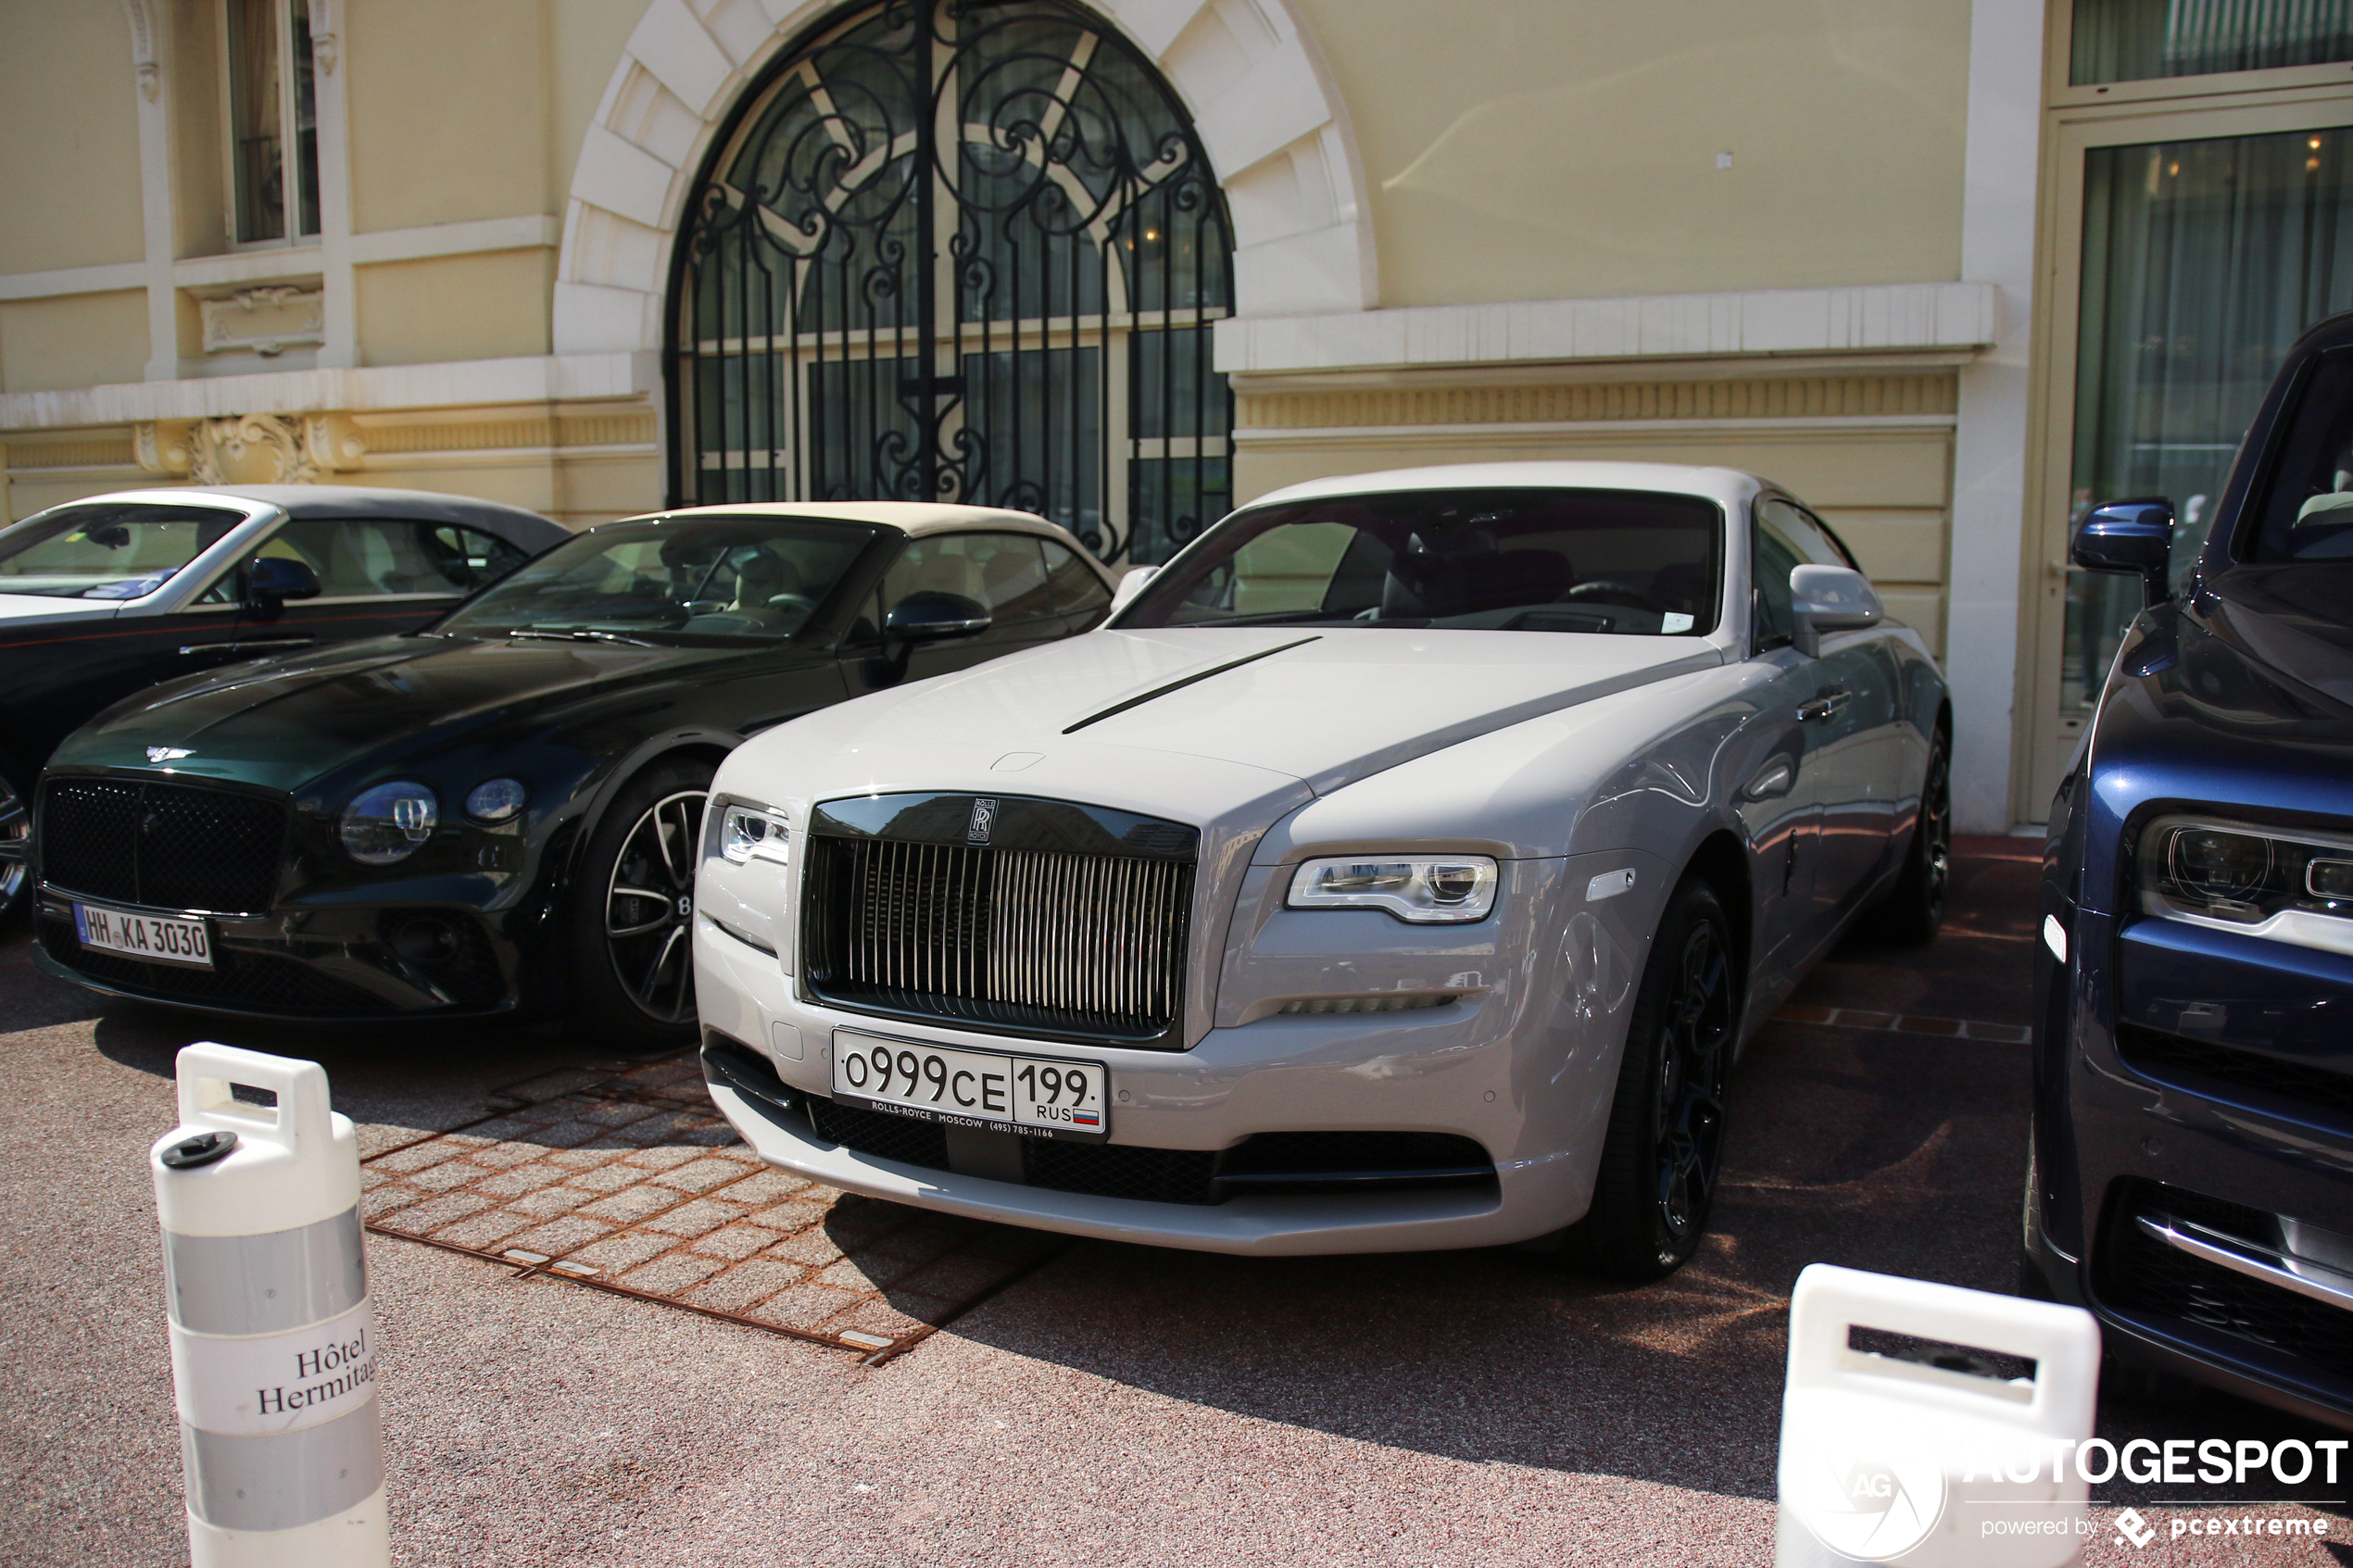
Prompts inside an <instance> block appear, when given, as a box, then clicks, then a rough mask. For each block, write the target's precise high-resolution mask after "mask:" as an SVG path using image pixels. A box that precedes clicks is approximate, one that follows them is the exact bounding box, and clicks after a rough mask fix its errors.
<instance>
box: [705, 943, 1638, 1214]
mask: <svg viewBox="0 0 2353 1568" xmlns="http://www.w3.org/2000/svg"><path fill="white" fill-rule="evenodd" d="M703 923H704V929H702V930H700V931H698V940H697V942H696V960H697V961H696V985H697V998H698V1008H699V1010H700V1013H701V1019H702V1023H703V1026H704V1028H705V1030H706V1031H708V1032H711V1033H715V1034H718V1035H724V1036H726V1037H727V1038H729V1039H732V1040H734V1041H736V1042H740V1043H742V1044H744V1045H746V1046H748V1047H752V1048H754V1049H756V1050H757V1051H758V1052H759V1053H760V1054H761V1056H762V1057H763V1058H765V1060H766V1061H767V1062H768V1064H769V1066H770V1068H771V1069H773V1071H774V1073H775V1074H776V1079H777V1081H778V1083H779V1085H781V1086H782V1088H783V1089H784V1090H786V1091H787V1092H788V1094H789V1095H791V1096H794V1097H798V1098H799V1099H800V1100H801V1101H802V1102H804V1103H805V1100H806V1098H807V1097H810V1096H820V1097H830V1095H831V1092H832V1088H833V1084H832V1065H831V1056H830V1052H831V1048H832V1042H833V1038H834V1032H835V1031H836V1030H837V1029H853V1030H857V1031H860V1032H862V1033H866V1034H873V1035H887V1036H895V1037H898V1038H900V1039H905V1040H910V1041H913V1042H917V1043H922V1044H934V1045H940V1046H954V1047H963V1048H967V1049H975V1050H994V1051H1004V1050H1007V1049H1013V1050H1016V1051H1018V1052H1020V1053H1022V1054H1024V1055H1030V1056H1039V1057H1065V1058H1068V1057H1076V1058H1084V1059H1087V1060H1094V1061H1100V1062H1101V1063H1103V1064H1104V1066H1105V1067H1106V1068H1107V1070H1108V1072H1109V1077H1110V1100H1111V1104H1110V1113H1111V1128H1110V1142H1111V1143H1112V1144H1114V1145H1120V1146H1126V1147H1129V1148H1141V1149H1161V1150H1174V1151H1200V1150H1222V1149H1227V1148H1233V1147H1234V1146H1236V1145H1238V1144H1239V1143H1240V1142H1241V1141H1242V1140H1243V1139H1245V1138H1249V1137H1251V1136H1252V1135H1262V1134H1282V1133H1316V1132H1415V1133H1441V1134H1452V1135H1457V1136H1462V1137H1468V1138H1470V1139H1472V1140H1474V1141H1475V1142H1477V1143H1478V1145H1479V1146H1480V1147H1481V1148H1484V1149H1486V1150H1487V1151H1488V1153H1489V1156H1490V1157H1491V1160H1492V1161H1493V1164H1494V1168H1495V1179H1494V1181H1493V1182H1492V1183H1490V1184H1483V1185H1478V1186H1476V1187H1471V1186H1465V1187H1460V1188H1441V1189H1436V1190H1416V1189H1412V1188H1407V1189H1403V1190H1387V1191H1367V1192H1364V1193H1361V1194H1358V1193H1351V1194H1344V1195H1341V1194H1302V1195H1296V1196H1272V1195H1269V1196H1246V1197H1238V1198H1228V1199H1227V1200H1226V1201H1224V1202H1214V1203H1192V1202H1160V1201H1150V1200H1143V1199H1136V1198H1105V1197H1096V1196H1092V1195H1088V1194H1084V1193H1076V1192H1067V1191H1058V1190H1053V1189H1050V1188H1047V1187H1042V1186H1035V1185H1025V1184H1023V1183H1020V1182H1012V1181H1002V1180H992V1179H989V1178H988V1177H986V1176H981V1175H975V1174H966V1173H959V1172H954V1171H950V1170H944V1169H934V1168H930V1167H928V1166H920V1165H911V1164H904V1163H900V1162H897V1161H894V1160H887V1159H881V1158H877V1157H875V1156H874V1155H872V1154H867V1153H861V1152H859V1151H858V1150H856V1149H853V1148H848V1147H844V1146H842V1145H839V1144H836V1143H832V1142H829V1141H827V1140H825V1139H824V1138H823V1137H821V1136H820V1135H819V1134H818V1132H817V1130H816V1128H815V1126H814V1124H813V1123H812V1121H811V1119H810V1118H809V1117H808V1116H806V1115H805V1114H801V1113H800V1112H799V1110H797V1109H795V1110H777V1109H776V1108H775V1107H774V1106H765V1107H763V1106H761V1105H760V1104H758V1103H756V1101H755V1099H754V1098H752V1097H749V1096H748V1095H747V1094H746V1093H744V1092H743V1091H742V1090H740V1089H739V1088H736V1087H734V1086H731V1085H729V1084H728V1083H727V1082H725V1081H724V1078H714V1080H713V1082H712V1098H713V1099H714V1100H715V1101H717V1103H718V1104H719V1106H720V1108H721V1110H723V1111H724V1112H725V1113H726V1115H727V1117H728V1120H729V1121H730V1122H732V1123H734V1124H735V1126H736V1130H737V1131H738V1132H740V1133H741V1134H742V1135H743V1136H744V1138H745V1140H746V1141H747V1142H749V1144H750V1145H751V1146H752V1148H755V1149H756V1150H757V1151H758V1152H759V1153H760V1154H761V1157H762V1158H763V1159H765V1160H768V1161H770V1162H771V1163H773V1164H775V1165H778V1166H780V1167H783V1168H784V1169H786V1170H789V1171H792V1172H795V1173H799V1174H801V1175H805V1176H808V1177H810V1178H812V1179H813V1180H816V1181H821V1182H824V1183H825V1184H827V1185H833V1186H837V1187H841V1188H844V1189H846V1190H848V1191H851V1192H858V1193H862V1194H865V1195H867V1196H869V1197H874V1198H888V1199H891V1200H894V1201H898V1202H902V1203H909V1204H912V1205H915V1206H918V1207H922V1208H928V1209H937V1210H943V1211H946V1212H950V1213H958V1214H964V1215H969V1216H972V1217H975V1218H978V1219H988V1220H997V1221H1002V1222H1005V1223H1012V1224H1019V1225H1027V1226H1033V1227H1036V1228H1038V1229H1043V1230H1051V1231H1061V1232H1064V1233H1066V1234H1070V1235H1075V1236H1099V1237H1103V1238H1106V1239H1113V1240H1121V1241H1137V1242H1148V1243H1151V1244H1154V1245H1158V1246H1164V1247H1175V1248H1191V1249H1195V1250H1201V1251H1213V1252H1229V1253H1241V1254H1252V1255H1260V1256H1280V1255H1302V1254H1322V1253H1347V1252H1390V1251H1421V1250H1437V1249H1444V1248H1468V1247H1491V1246H1501V1245H1505V1244H1509V1243H1513V1242H1519V1241H1526V1240H1529V1239H1531V1238H1533V1237H1536V1236H1542V1235H1545V1234H1547V1233H1549V1232H1552V1231H1554V1230H1557V1229H1559V1228H1560V1227H1561V1226H1563V1225H1565V1224H1567V1223H1571V1222H1573V1221H1575V1220H1577V1219H1578V1218H1579V1217H1581V1216H1582V1214H1583V1213H1584V1211H1585V1209H1586V1206H1587V1204H1588V1202H1589V1201H1590V1199H1591V1197H1592V1180H1593V1172H1594V1166H1595V1164H1596V1161H1597V1159H1598V1156H1599V1150H1600V1139H1601V1136H1602V1134H1603V1131H1604V1125H1605V1121H1606V1116H1607V1110H1608V1105H1609V1098H1610V1089H1611V1088H1612V1086H1614V1085H1615V1083H1616V1077H1617V1056H1618V1051H1617V1039H1618V1038H1619V1037H1620V1036H1622V1034H1623V1029H1624V1019H1623V1016H1622V1015H1617V1014H1609V1013H1604V1015H1602V1016H1601V1018H1599V1019H1598V1020H1597V1021H1594V1022H1593V1023H1592V1024H1591V1025H1589V1028H1588V1032H1589V1033H1590V1035H1592V1039H1590V1040H1581V1041H1575V1042H1563V1041H1561V1040H1558V1039H1555V1038H1554V1037H1553V1036H1552V1035H1549V1034H1548V1033H1546V1032H1545V1030H1544V1029H1543V1028H1539V1027H1532V1026H1529V1025H1526V1024H1524V1023H1523V1022H1521V1020H1522V1015H1523V1014H1524V1013H1530V1012H1532V1013H1534V1014H1535V1015H1537V1016H1539V1017H1542V1018H1545V1019H1547V1020H1549V1019H1550V1018H1551V1017H1552V1016H1553V1014H1552V1012H1551V1010H1541V1009H1534V1010H1531V1009H1529V1008H1527V1007H1526V1006H1525V1003H1524V1000H1523V999H1522V998H1518V997H1512V996H1507V995H1504V994H1502V993H1497V992H1491V993H1489V994H1487V995H1485V996H1483V997H1478V998H1476V999H1466V1000H1464V1001H1459V1002H1456V1003H1453V1004H1451V1005H1448V1006H1445V1007H1441V1008H1432V1009H1429V1010H1424V1011H1418V1012H1405V1013H1391V1014H1359V1015H1322V1016H1297V1015H1291V1016H1278V1017H1271V1018H1264V1019H1261V1020H1259V1021H1257V1022H1252V1023H1249V1024H1244V1025H1241V1026H1239V1027H1233V1028H1223V1029H1213V1030H1211V1031H1210V1032H1209V1034H1208V1035H1206V1036H1205V1037H1204V1038H1202V1040H1201V1041H1200V1042H1199V1043H1198V1044H1196V1045H1195V1046H1194V1047H1192V1048H1191V1049H1189V1050H1182V1051H1169V1050H1142V1049H1132V1048H1121V1047H1097V1046H1074V1045H1067V1044H1059V1043H1044V1042H1030V1041H1026V1040H1017V1039H1011V1038H1008V1037H1007V1036H1005V1035H993V1034H979V1033H974V1032H969V1031H964V1030H959V1029H953V1028H948V1027H940V1026H932V1025H927V1024H921V1023H911V1022H904V1021H898V1020H883V1019H879V1018H875V1017H872V1016H868V1015H866V1014H862V1013H854V1012H850V1011H848V1010H841V1009H836V1008H829V1007H825V1006H823V1005H819V1004H815V1003H812V1002H810V1001H807V1000H805V999H804V998H803V997H800V996H799V994H798V987H797V986H796V985H794V983H793V982H792V980H791V978H790V977H789V976H787V975H786V974H785V973H784V972H783V969H782V967H781V966H780V964H779V963H778V961H777V960H776V959H775V958H774V956H772V955H770V954H767V953H765V952H762V951H761V950H760V949H758V948H756V947H751V946H749V945H748V944H744V943H741V942H739V941H736V940H735V939H733V938H732V937H729V936H727V935H724V933H719V932H717V931H716V930H715V928H711V927H709V925H708V922H703ZM780 1026H781V1028H780ZM780 1035H781V1036H782V1037H783V1038H785V1039H786V1040H789V1041H791V1042H793V1044H792V1047H791V1048H790V1049H786V1050H779V1049H777V1048H776V1042H777V1041H778V1039H779V1036H780ZM1604 1035H1607V1036H1609V1038H1608V1041H1607V1043H1606V1044H1604V1043H1603V1041H1602V1038H1601V1037H1602V1036H1604ZM794 1051H798V1053H799V1054H798V1056H795V1055H794V1054H793V1053H794Z"/></svg>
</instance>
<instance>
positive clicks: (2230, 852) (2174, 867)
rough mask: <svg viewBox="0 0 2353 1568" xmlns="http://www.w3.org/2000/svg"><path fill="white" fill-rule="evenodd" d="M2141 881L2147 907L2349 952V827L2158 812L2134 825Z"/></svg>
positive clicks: (2352, 903)
mask: <svg viewBox="0 0 2353 1568" xmlns="http://www.w3.org/2000/svg"><path fill="white" fill-rule="evenodd" d="M2140 884H2141V907H2142V909H2145V910H2146V911H2147V912H2148V913H2150V914H2153V915H2162V916H2165V917H2167V918H2168V919H2171V920H2186V921H2189V922H2192V923H2194V924H2198V925H2211V926H2219V927H2221V928H2222V929H2225V930H2242V931H2246V932H2247V933H2248V934H2249V935H2256V936H2268V937H2271V938H2273V939H2275V940H2278V941H2282V942H2292V943H2295V944H2296V946H2298V947H2320V948H2324V949H2326V950H2328V951H2331V952H2339V953H2353V837H2341V836H2338V835H2336V834H2324V833H2317V832H2290V831H2284V830H2282V829H2279V828H2269V827H2256V826H2253V825H2252V824H2250V823H2246V822H2221V821H2216V820H2213V819H2209V818H2203V817H2160V818H2158V820H2157V821H2156V822H2151V823H2150V824H2149V826H2148V828H2147V830H2146V831H2145V832H2144V833H2143V834H2141V849H2140Z"/></svg>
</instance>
